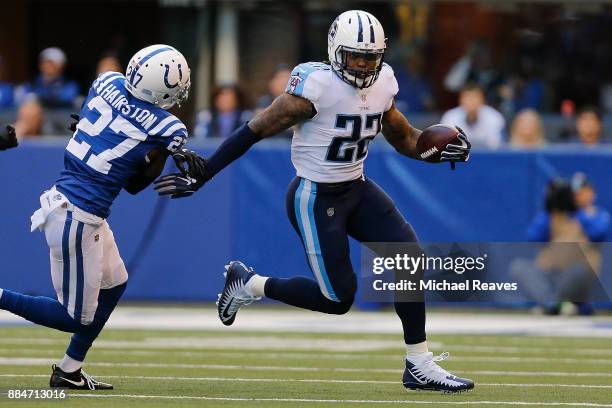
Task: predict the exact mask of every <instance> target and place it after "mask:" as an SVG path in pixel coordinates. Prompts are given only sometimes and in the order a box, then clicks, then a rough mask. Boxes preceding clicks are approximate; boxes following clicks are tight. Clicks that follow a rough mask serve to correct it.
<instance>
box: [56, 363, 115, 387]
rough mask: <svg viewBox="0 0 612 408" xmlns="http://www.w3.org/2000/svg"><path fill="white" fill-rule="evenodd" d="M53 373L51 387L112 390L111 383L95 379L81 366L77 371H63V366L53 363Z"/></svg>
mask: <svg viewBox="0 0 612 408" xmlns="http://www.w3.org/2000/svg"><path fill="white" fill-rule="evenodd" d="M51 368H52V369H53V373H51V380H50V381H49V386H50V387H51V388H68V389H71V390H90V391H95V390H112V389H113V386H112V385H111V384H106V383H103V382H100V381H97V380H95V379H94V378H93V377H91V376H90V375H89V374H87V373H86V372H85V371H83V369H81V368H79V369H78V370H76V371H73V372H71V373H67V372H65V371H62V369H61V368H59V367H58V366H56V365H55V364H53V365H52V366H51Z"/></svg>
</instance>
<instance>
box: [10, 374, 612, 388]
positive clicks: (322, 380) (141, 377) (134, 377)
mask: <svg viewBox="0 0 612 408" xmlns="http://www.w3.org/2000/svg"><path fill="white" fill-rule="evenodd" d="M1 377H6V378H20V377H28V378H47V377H49V376H48V375H46V374H0V378H1ZM102 377H103V378H105V379H115V378H118V379H127V380H154V381H202V382H281V383H283V382H297V383H334V384H391V385H399V384H400V382H399V381H379V380H338V379H328V378H229V377H175V376H148V375H105V376H101V378H102ZM476 386H477V387H518V388H556V387H563V388H595V389H597V388H599V389H609V388H611V389H612V385H588V384H531V383H526V384H520V383H481V382H477V383H476Z"/></svg>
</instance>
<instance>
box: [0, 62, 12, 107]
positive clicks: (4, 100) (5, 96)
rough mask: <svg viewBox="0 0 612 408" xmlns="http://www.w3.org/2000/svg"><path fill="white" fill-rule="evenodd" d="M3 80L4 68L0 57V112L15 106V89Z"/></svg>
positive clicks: (4, 77)
mask: <svg viewBox="0 0 612 408" xmlns="http://www.w3.org/2000/svg"><path fill="white" fill-rule="evenodd" d="M5 79H6V66H5V63H4V59H3V58H2V55H0V110H2V109H11V108H13V107H14V106H15V87H14V86H13V84H11V83H9V82H6V80H5Z"/></svg>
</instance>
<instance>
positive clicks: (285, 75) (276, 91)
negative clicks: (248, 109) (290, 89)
mask: <svg viewBox="0 0 612 408" xmlns="http://www.w3.org/2000/svg"><path fill="white" fill-rule="evenodd" d="M290 77H291V68H290V67H289V66H287V65H285V64H280V65H278V66H277V67H276V70H275V71H274V74H273V75H272V78H270V80H269V81H268V93H266V94H265V95H262V96H260V97H259V99H258V100H257V104H256V109H257V110H263V109H265V108H267V107H268V106H270V104H271V103H272V101H273V100H274V99H276V97H278V96H280V95H282V94H283V93H284V92H285V88H286V87H287V82H289V78H290Z"/></svg>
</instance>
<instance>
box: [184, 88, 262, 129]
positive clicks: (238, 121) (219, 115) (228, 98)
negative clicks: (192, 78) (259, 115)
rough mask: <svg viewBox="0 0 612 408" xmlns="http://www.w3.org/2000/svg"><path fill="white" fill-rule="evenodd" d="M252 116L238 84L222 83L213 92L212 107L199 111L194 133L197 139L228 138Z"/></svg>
mask: <svg viewBox="0 0 612 408" xmlns="http://www.w3.org/2000/svg"><path fill="white" fill-rule="evenodd" d="M250 116H251V113H250V112H249V111H248V110H246V109H245V104H244V96H243V95H242V92H241V91H240V88H238V86H237V85H221V86H219V87H217V88H216V89H215V90H214V91H213V93H212V96H211V109H210V110H203V111H200V112H199V113H198V115H197V117H196V125H195V129H194V132H193V133H194V136H195V138H197V139H205V138H211V137H218V138H221V139H227V138H228V137H229V136H230V135H231V134H232V132H233V131H234V130H236V129H237V128H239V127H240V126H241V125H242V124H244V123H245V122H246V121H247V120H248V119H249V118H250Z"/></svg>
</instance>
